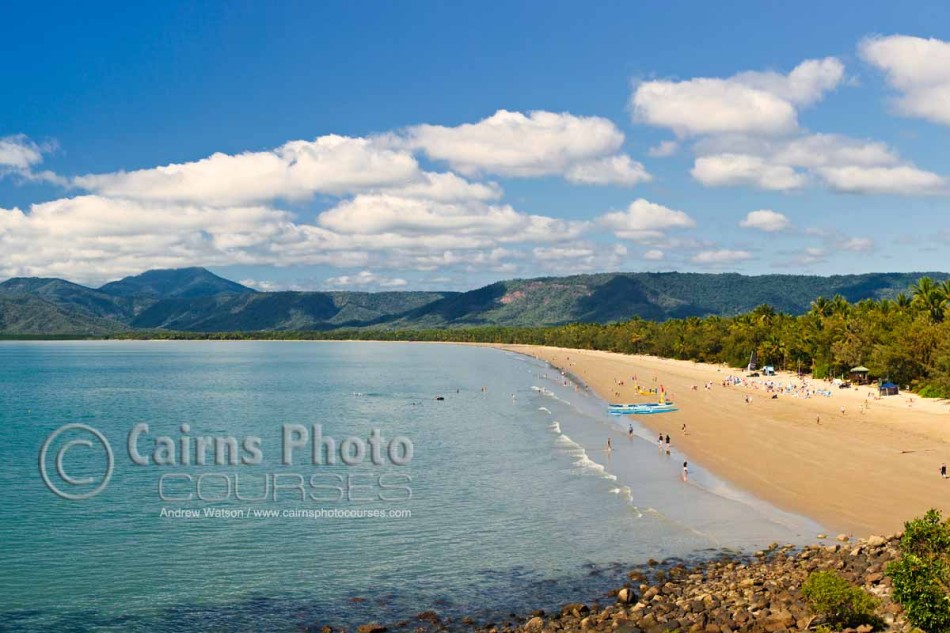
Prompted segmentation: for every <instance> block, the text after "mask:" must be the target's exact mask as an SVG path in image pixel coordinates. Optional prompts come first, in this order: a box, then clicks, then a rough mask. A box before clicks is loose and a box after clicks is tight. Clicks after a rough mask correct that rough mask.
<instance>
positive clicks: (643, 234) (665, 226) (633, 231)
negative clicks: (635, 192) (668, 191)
mask: <svg viewBox="0 0 950 633" xmlns="http://www.w3.org/2000/svg"><path fill="white" fill-rule="evenodd" d="M597 221H598V223H599V224H600V225H601V226H603V227H605V228H607V229H610V230H611V231H613V233H614V235H616V236H617V237H619V238H621V239H629V240H635V241H649V240H655V239H659V238H661V237H663V235H664V233H665V232H666V231H668V230H670V229H686V228H693V227H694V226H696V221H695V220H693V218H691V217H689V215H687V214H686V213H684V212H683V211H677V210H674V209H670V208H667V207H664V206H663V205H660V204H656V203H655V202H650V201H649V200H644V199H643V198H639V199H637V200H634V201H633V202H631V203H630V206H628V207H627V209H626V210H625V211H612V212H610V213H606V214H604V215H602V216H600V218H598V220H597Z"/></svg>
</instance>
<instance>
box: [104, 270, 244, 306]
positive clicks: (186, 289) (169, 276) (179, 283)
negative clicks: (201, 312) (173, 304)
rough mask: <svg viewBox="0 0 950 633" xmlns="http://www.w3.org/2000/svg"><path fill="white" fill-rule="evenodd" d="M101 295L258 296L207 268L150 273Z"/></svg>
mask: <svg viewBox="0 0 950 633" xmlns="http://www.w3.org/2000/svg"><path fill="white" fill-rule="evenodd" d="M99 290H100V291H101V292H104V293H106V294H109V295H115V296H118V297H149V298H154V299H170V298H172V297H183V298H188V297H209V296H212V295H217V294H222V293H233V294H250V293H254V292H257V291H256V290H254V289H252V288H248V287H247V286H242V285H241V284H239V283H237V282H234V281H231V280H230V279H224V278H223V277H218V276H217V275H215V274H214V273H212V272H211V271H210V270H207V269H205V268H176V269H171V270H148V271H145V272H144V273H142V274H141V275H134V276H132V277H125V278H124V279H120V280H119V281H113V282H110V283H107V284H106V285H104V286H102V287H101V288H99Z"/></svg>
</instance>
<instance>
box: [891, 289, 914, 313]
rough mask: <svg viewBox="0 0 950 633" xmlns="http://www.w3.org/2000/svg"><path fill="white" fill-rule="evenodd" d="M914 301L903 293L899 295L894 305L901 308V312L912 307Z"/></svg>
mask: <svg viewBox="0 0 950 633" xmlns="http://www.w3.org/2000/svg"><path fill="white" fill-rule="evenodd" d="M911 302H912V299H911V298H910V297H908V296H907V295H906V294H904V293H903V292H899V293H897V296H896V297H894V304H895V305H896V306H897V307H898V308H899V310H900V311H901V312H903V311H904V310H906V309H907V308H909V307H910V305H911Z"/></svg>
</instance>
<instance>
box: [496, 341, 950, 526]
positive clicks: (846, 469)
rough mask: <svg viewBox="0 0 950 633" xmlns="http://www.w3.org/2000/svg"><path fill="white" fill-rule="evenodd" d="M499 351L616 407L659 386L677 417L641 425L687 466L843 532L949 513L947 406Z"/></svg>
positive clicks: (608, 360) (566, 354) (724, 371)
mask: <svg viewBox="0 0 950 633" xmlns="http://www.w3.org/2000/svg"><path fill="white" fill-rule="evenodd" d="M500 347H503V348H504V349H507V350H510V351H513V352H518V353H522V354H526V355H530V356H533V357H535V358H538V359H541V360H544V361H547V362H549V363H550V364H552V365H554V366H555V367H558V368H559V369H562V370H564V371H569V372H571V373H573V374H574V375H576V376H577V377H578V378H580V379H582V380H583V381H585V382H586V383H587V384H588V385H590V387H591V388H592V389H594V391H595V392H596V393H597V394H598V395H599V396H601V397H602V398H604V399H605V400H608V401H612V402H617V401H621V402H644V401H649V400H651V398H650V397H648V396H643V395H641V394H640V393H638V391H637V390H636V388H635V387H634V381H633V379H632V378H633V376H636V378H637V382H638V383H639V384H640V385H641V386H643V385H645V386H648V387H649V386H652V385H653V384H654V382H653V381H654V378H655V379H656V384H662V385H663V386H664V387H665V388H666V390H667V392H668V394H669V395H670V397H671V399H673V400H674V401H675V403H676V405H677V407H678V408H679V410H678V411H676V412H673V413H667V414H662V415H647V416H637V419H638V421H640V422H642V423H643V424H644V425H645V426H647V427H648V428H650V429H652V430H653V431H654V432H657V433H660V432H662V433H664V434H665V433H669V434H670V436H671V437H672V439H673V443H674V445H675V446H677V447H678V448H679V449H680V450H682V451H683V452H684V453H685V454H686V455H687V456H688V457H689V459H690V460H691V461H693V462H695V463H698V464H701V465H702V466H704V467H706V468H709V469H710V470H712V471H713V472H715V473H716V474H718V475H719V476H721V477H723V478H724V479H726V480H728V481H730V482H731V483H733V484H735V485H737V486H739V487H741V488H744V489H746V490H748V491H749V492H751V493H753V494H755V495H757V496H759V497H760V498H762V499H764V500H766V501H769V502H771V503H773V504H775V505H776V506H778V507H779V508H782V509H784V510H787V511H791V512H796V513H799V514H802V515H805V516H808V517H810V518H812V519H814V520H816V521H818V522H819V523H821V524H822V525H824V526H826V527H827V528H828V529H829V530H834V531H835V532H836V533H837V532H842V533H847V534H851V535H854V536H867V535H870V534H886V533H893V532H896V531H899V530H901V529H902V528H903V522H904V521H905V520H906V519H909V518H911V517H913V516H916V515H919V514H921V513H923V512H924V511H926V510H927V509H928V508H931V507H936V508H938V509H940V510H943V511H944V512H945V513H946V512H950V480H944V479H941V477H940V474H939V468H940V464H941V463H942V462H948V463H950V404H948V403H947V401H936V400H923V399H920V398H918V397H916V396H914V395H913V394H901V395H898V396H890V397H887V398H882V399H879V400H877V399H873V398H869V394H871V393H872V392H873V390H874V388H873V387H858V388H857V389H839V388H837V387H836V386H834V385H831V384H830V383H827V382H825V381H822V380H817V381H809V389H810V390H819V391H823V390H830V391H831V395H830V396H825V395H812V396H810V397H807V398H806V397H803V396H802V395H801V394H800V395H798V396H795V395H792V394H791V393H787V392H782V393H780V394H779V395H778V397H777V398H774V399H773V398H772V395H773V394H772V392H769V391H768V390H767V386H766V384H765V383H766V382H767V381H774V383H775V384H779V383H781V384H782V385H783V386H785V385H788V384H789V383H790V382H794V383H796V384H797V385H799V386H800V385H801V380H799V379H798V378H797V376H795V375H793V374H788V373H781V372H780V373H779V375H776V376H774V377H761V378H758V379H755V378H752V379H746V384H738V385H731V386H723V381H724V380H726V379H727V377H729V376H734V377H735V376H738V377H745V374H746V372H741V371H739V370H736V369H733V368H729V367H726V366H716V365H708V364H701V363H693V362H689V361H679V360H671V359H661V358H655V357H650V356H627V355H623V354H614V353H610V352H601V351H590V350H577V349H563V348H553V347H536V346H527V345H505V346H500ZM618 381H623V383H624V384H622V385H620V384H618ZM707 383H711V387H710V388H708V389H707V388H706V384H707ZM694 386H695V387H696V388H695V389H694V388H693V387H694ZM796 393H800V392H798V391H796ZM618 394H619V395H618ZM749 399H750V400H751V401H747V400H749ZM842 407H844V412H843V413H842V410H841V408H842ZM819 419H820V423H819ZM683 424H686V433H685V434H684V433H683V431H682V426H683Z"/></svg>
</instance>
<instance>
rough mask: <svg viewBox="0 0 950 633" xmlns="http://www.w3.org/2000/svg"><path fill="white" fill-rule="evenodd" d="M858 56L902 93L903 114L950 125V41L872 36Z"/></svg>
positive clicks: (905, 36)
mask: <svg viewBox="0 0 950 633" xmlns="http://www.w3.org/2000/svg"><path fill="white" fill-rule="evenodd" d="M858 53H859V54H860V55H861V57H862V58H863V59H864V60H865V61H867V62H868V63H870V64H872V65H873V66H876V67H877V68H879V69H880V70H881V71H883V72H884V74H885V76H886V78H887V81H888V83H889V84H890V85H891V86H892V87H893V88H895V89H896V90H897V91H899V92H900V93H901V96H900V97H899V98H898V99H897V103H896V105H897V109H898V111H900V112H901V113H903V114H905V115H907V116H912V117H918V118H921V119H926V120H928V121H932V122H934V123H939V124H942V125H950V42H947V41H945V40H939V39H936V38H930V39H925V38H922V37H913V36H909V35H890V36H886V37H883V36H878V37H870V38H866V39H865V40H863V41H862V42H861V43H860V44H859V45H858Z"/></svg>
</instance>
